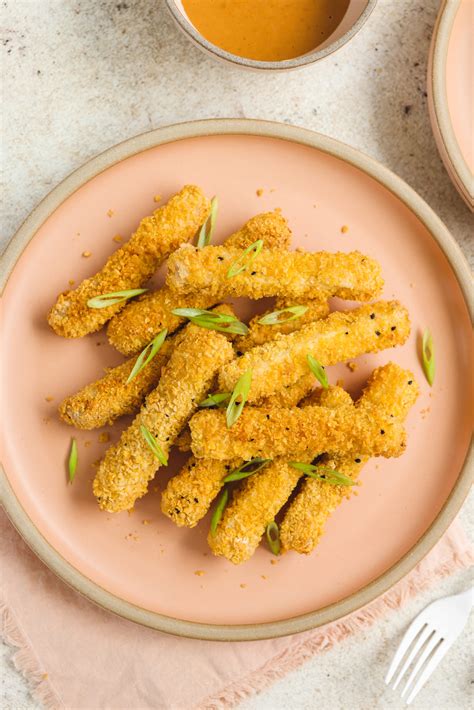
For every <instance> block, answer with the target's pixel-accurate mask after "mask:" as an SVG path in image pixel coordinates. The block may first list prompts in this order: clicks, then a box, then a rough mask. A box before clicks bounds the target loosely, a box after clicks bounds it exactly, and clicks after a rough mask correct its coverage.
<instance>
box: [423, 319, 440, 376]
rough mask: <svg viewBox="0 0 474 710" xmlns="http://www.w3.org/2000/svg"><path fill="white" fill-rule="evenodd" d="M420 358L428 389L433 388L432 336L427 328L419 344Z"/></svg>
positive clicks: (434, 368)
mask: <svg viewBox="0 0 474 710" xmlns="http://www.w3.org/2000/svg"><path fill="white" fill-rule="evenodd" d="M421 358H422V362H423V371H424V373H425V377H426V379H427V380H428V383H429V385H430V387H433V382H434V378H435V370H436V365H435V352H434V343H433V336H432V335H431V333H430V331H429V330H428V328H427V329H426V330H425V332H424V333H423V339H422V343H421Z"/></svg>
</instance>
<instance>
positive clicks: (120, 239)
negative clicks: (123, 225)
mask: <svg viewBox="0 0 474 710" xmlns="http://www.w3.org/2000/svg"><path fill="white" fill-rule="evenodd" d="M112 241H114V242H117V244H120V242H123V237H122V236H121V235H120V234H116V235H115V237H112Z"/></svg>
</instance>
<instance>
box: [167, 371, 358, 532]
mask: <svg viewBox="0 0 474 710" xmlns="http://www.w3.org/2000/svg"><path fill="white" fill-rule="evenodd" d="M313 386H314V378H312V379H311V378H309V377H307V376H306V377H303V378H301V380H300V381H298V382H297V383H296V384H294V385H291V386H290V387H287V388H286V389H285V390H284V391H283V392H281V393H278V394H276V395H275V397H273V398H272V403H273V405H275V404H277V403H278V404H279V405H280V406H290V407H291V406H295V405H296V404H297V403H298V402H299V401H300V400H301V399H302V398H303V397H305V396H306V395H307V394H308V393H309V392H310V391H311V390H312V388H313ZM348 396H349V395H348ZM349 399H350V397H349ZM262 406H271V405H270V403H269V402H262ZM185 431H186V434H187V431H188V430H185ZM179 438H180V439H181V441H183V440H184V442H183V443H184V445H186V444H187V441H186V439H185V437H184V436H181V435H180V437H179ZM190 444H191V437H190V435H189V445H190ZM180 448H181V447H180ZM181 450H183V449H181ZM242 463H243V461H242V460H240V459H235V460H234V461H230V462H229V461H217V460H216V459H196V458H195V457H194V456H191V457H190V458H189V460H188V461H187V462H186V464H185V465H184V466H183V468H182V469H181V470H180V471H179V473H177V474H176V476H173V478H171V479H170V480H169V482H168V485H167V486H166V488H165V490H164V492H163V495H162V498H161V510H162V511H163V513H164V514H165V515H167V516H168V517H169V518H171V520H173V522H175V523H176V525H179V526H180V527H181V526H183V525H185V526H186V527H189V528H193V527H194V526H195V525H197V524H198V522H199V521H200V520H201V519H202V518H203V517H204V516H205V515H206V513H207V511H208V510H209V508H210V507H211V504H212V501H213V500H214V498H215V497H216V496H217V495H218V493H219V491H220V490H221V488H222V486H223V485H224V484H223V479H224V478H225V476H226V475H227V474H228V473H229V472H230V471H231V470H232V469H234V468H237V467H238V466H240V465H241V464H242Z"/></svg>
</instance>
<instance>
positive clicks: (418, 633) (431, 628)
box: [385, 587, 474, 705]
mask: <svg viewBox="0 0 474 710" xmlns="http://www.w3.org/2000/svg"><path fill="white" fill-rule="evenodd" d="M473 606H474V587H471V589H468V590H467V591H465V592H462V593H461V594H454V595H452V596H450V597H444V598H443V599H438V600H437V601H435V602H433V603H432V604H430V605H429V606H427V607H426V609H424V610H423V611H422V612H421V614H418V616H417V617H416V619H414V620H413V621H412V623H411V624H410V626H409V627H408V630H407V632H406V633H405V636H404V637H403V639H402V641H401V643H400V645H399V647H398V648H397V650H396V652H395V656H394V657H393V661H392V662H391V664H390V668H389V669H388V673H387V675H386V676H385V683H386V684H387V685H389V684H390V682H391V681H392V680H393V679H395V676H397V677H396V679H395V683H394V684H393V689H394V690H395V688H396V687H397V685H398V684H399V683H400V681H401V680H402V678H403V677H404V676H405V674H406V672H407V670H408V669H409V668H410V666H411V665H412V663H413V662H414V661H415V659H416V663H415V665H414V667H413V670H412V672H411V673H410V676H409V678H408V681H407V682H406V685H405V687H404V688H403V690H402V694H401V695H402V698H404V699H405V702H406V704H407V705H410V703H411V702H412V700H413V699H414V698H415V696H416V695H418V693H419V691H420V690H421V689H422V687H423V686H424V684H425V683H426V681H427V680H428V678H429V677H430V676H431V674H432V673H433V672H434V671H435V669H436V668H437V666H438V664H439V663H440V661H441V660H442V659H443V658H444V656H445V655H446V654H447V652H448V651H449V649H450V648H451V646H452V645H453V643H454V642H455V641H456V639H457V637H458V636H459V635H460V633H461V631H462V630H463V628H464V627H465V625H466V623H467V620H468V618H469V613H470V611H471V609H472V607H473ZM405 656H406V658H405ZM402 661H403V664H402ZM397 671H399V672H398V674H397ZM413 683H414V685H413Z"/></svg>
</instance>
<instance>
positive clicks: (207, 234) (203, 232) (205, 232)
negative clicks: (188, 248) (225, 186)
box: [196, 197, 219, 249]
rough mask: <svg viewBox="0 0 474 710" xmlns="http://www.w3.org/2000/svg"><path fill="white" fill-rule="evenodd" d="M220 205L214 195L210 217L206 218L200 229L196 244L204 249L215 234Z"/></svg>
mask: <svg viewBox="0 0 474 710" xmlns="http://www.w3.org/2000/svg"><path fill="white" fill-rule="evenodd" d="M218 207H219V202H218V199H217V197H213V198H212V200H211V211H210V213H209V217H208V218H207V219H206V221H205V222H204V224H203V225H202V227H201V229H200V230H199V236H198V240H197V244H196V246H197V248H198V249H203V247H207V246H208V245H209V244H210V243H211V239H212V235H213V234H214V229H215V226H216V218H217V208H218Z"/></svg>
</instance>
